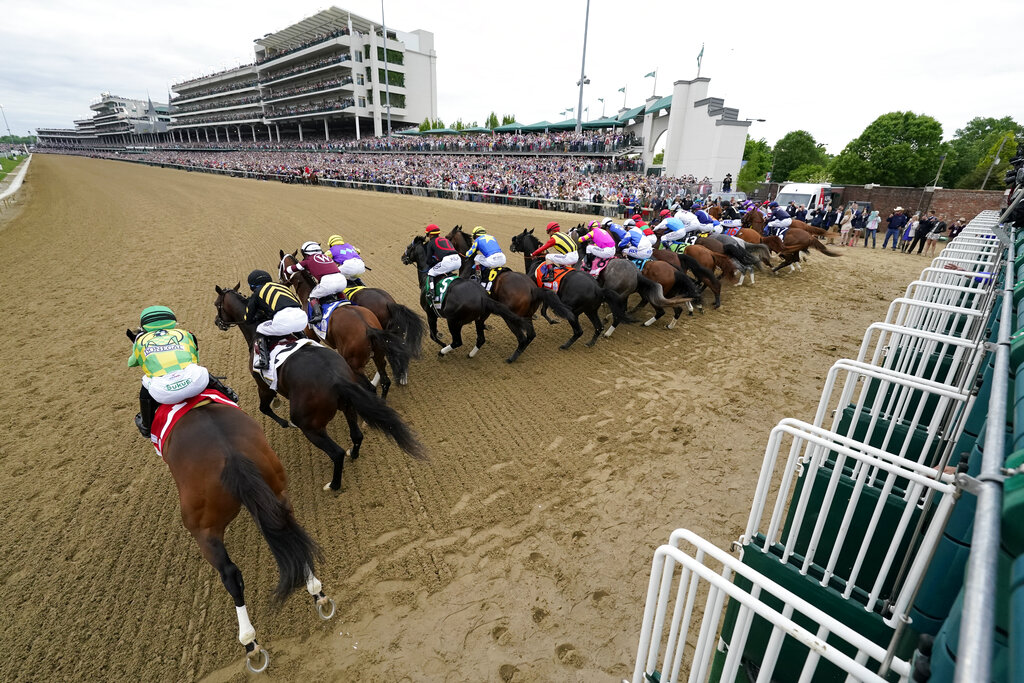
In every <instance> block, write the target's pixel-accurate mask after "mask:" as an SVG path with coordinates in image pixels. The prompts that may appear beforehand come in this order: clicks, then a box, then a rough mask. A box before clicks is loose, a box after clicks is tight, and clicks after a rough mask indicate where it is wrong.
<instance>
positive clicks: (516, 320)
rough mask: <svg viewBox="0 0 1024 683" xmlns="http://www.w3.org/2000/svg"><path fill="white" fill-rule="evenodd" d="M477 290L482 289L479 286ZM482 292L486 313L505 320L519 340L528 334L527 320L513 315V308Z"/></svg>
mask: <svg viewBox="0 0 1024 683" xmlns="http://www.w3.org/2000/svg"><path fill="white" fill-rule="evenodd" d="M477 289H480V286H479V285H477ZM480 291H481V293H483V294H484V297H483V299H482V301H483V302H484V305H483V306H484V311H486V312H487V313H488V314H491V313H494V314H496V315H498V316H500V317H501V319H502V320H504V321H505V323H506V324H507V325H508V326H509V327H510V328H511V329H512V331H513V333H514V334H515V335H516V337H517V338H520V337H521V335H525V334H526V327H527V326H526V320H525V319H523V318H521V317H519V316H518V315H516V314H515V313H513V312H512V309H511V308H509V307H508V306H506V305H505V304H503V303H501V302H500V301H498V300H497V299H492V298H491V297H490V296H489V295H487V294H486V293H485V292H483V290H482V289H481V290H480Z"/></svg>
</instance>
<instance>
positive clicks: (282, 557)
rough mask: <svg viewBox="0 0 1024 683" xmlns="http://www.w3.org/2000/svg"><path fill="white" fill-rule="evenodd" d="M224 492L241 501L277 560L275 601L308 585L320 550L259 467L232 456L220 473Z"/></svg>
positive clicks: (246, 459)
mask: <svg viewBox="0 0 1024 683" xmlns="http://www.w3.org/2000/svg"><path fill="white" fill-rule="evenodd" d="M220 483H221V486H223V487H224V490H225V491H227V492H228V493H230V494H231V495H232V496H234V497H235V498H237V499H238V500H239V501H241V503H242V505H244V506H245V508H246V509H247V510H248V511H249V514H251V515H252V518H253V521H255V522H256V526H257V527H259V530H260V533H262V534H263V538H264V539H266V541H267V545H269V546H270V552H271V554H273V556H274V560H276V561H277V571H278V575H279V578H278V581H277V588H276V589H274V602H275V603H277V604H278V605H280V604H281V603H282V602H284V600H285V598H287V597H288V596H289V595H291V594H292V592H293V591H295V589H297V588H300V587H301V586H305V585H306V575H307V574H308V573H310V572H312V571H313V565H314V563H315V562H316V561H318V560H321V559H323V555H322V554H321V552H320V547H319V546H318V545H317V544H316V541H314V540H313V539H312V538H311V537H310V535H309V534H308V533H307V532H306V530H305V529H303V528H302V526H301V525H300V524H299V523H298V521H296V519H295V515H294V514H292V510H291V508H290V506H289V505H288V504H287V503H286V502H284V501H281V500H278V498H277V496H276V495H274V492H273V490H271V488H270V486H269V485H268V484H267V482H266V480H265V479H264V478H263V475H262V474H260V471H259V468H257V467H256V463H254V462H253V461H252V460H250V459H249V458H247V457H245V456H244V455H242V454H240V453H230V454H229V455H228V458H227V462H226V463H224V469H223V470H222V471H221V473H220Z"/></svg>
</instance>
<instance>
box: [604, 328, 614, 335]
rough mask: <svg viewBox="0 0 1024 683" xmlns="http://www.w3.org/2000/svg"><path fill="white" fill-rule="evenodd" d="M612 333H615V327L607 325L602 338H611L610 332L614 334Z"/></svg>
mask: <svg viewBox="0 0 1024 683" xmlns="http://www.w3.org/2000/svg"><path fill="white" fill-rule="evenodd" d="M614 331H615V325H609V326H608V329H607V330H605V332H604V336H606V337H610V336H612V332H614Z"/></svg>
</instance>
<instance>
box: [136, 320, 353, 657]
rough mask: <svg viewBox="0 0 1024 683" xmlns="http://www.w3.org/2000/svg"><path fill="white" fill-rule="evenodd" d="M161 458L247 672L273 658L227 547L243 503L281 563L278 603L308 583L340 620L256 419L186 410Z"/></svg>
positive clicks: (217, 407) (210, 409)
mask: <svg viewBox="0 0 1024 683" xmlns="http://www.w3.org/2000/svg"><path fill="white" fill-rule="evenodd" d="M135 335H136V333H135V332H132V331H131V330H129V331H128V338H129V339H132V340H133V341H134V339H135ZM163 458H164V461H165V462H166V463H167V469H168V470H170V472H171V476H172V477H173V478H174V483H175V484H176V485H177V487H178V500H179V501H180V503H181V521H182V523H183V524H184V525H185V528H186V529H188V532H189V533H190V534H192V538H194V539H195V541H196V544H197V545H198V546H199V551H200V552H201V553H202V554H203V557H204V558H206V561H207V562H209V563H210V564H211V565H213V568H214V569H216V570H217V573H218V574H220V579H221V581H222V582H223V583H224V588H226V589H227V591H228V593H229V594H230V595H231V599H232V600H233V601H234V603H235V612H236V614H237V616H238V640H239V642H241V643H242V645H243V646H244V647H245V651H246V667H248V668H249V670H250V671H252V672H253V673H259V672H261V671H263V670H264V669H266V668H267V665H268V664H269V663H270V657H269V656H268V655H267V652H266V650H263V649H261V648H260V645H259V643H258V642H257V641H256V630H255V629H254V628H253V626H252V623H251V622H250V621H249V613H248V609H247V608H246V606H245V593H244V587H243V584H242V572H241V571H240V570H239V569H238V566H237V565H235V563H234V562H232V561H231V558H230V557H229V556H228V551H227V548H225V547H224V532H225V530H226V529H227V527H228V525H229V524H230V523H231V522H232V521H233V520H234V519H235V517H237V516H238V513H239V511H240V510H241V507H242V506H243V505H244V506H245V508H246V509H247V510H248V511H249V514H250V515H252V518H253V521H255V522H256V527H257V528H258V529H259V530H260V533H261V534H262V535H263V538H264V540H266V542H267V545H268V546H270V553H271V554H272V555H273V556H274V560H275V561H276V562H277V569H278V582H277V588H276V589H275V590H274V600H275V602H276V603H277V604H281V603H282V602H284V600H285V598H287V597H288V596H289V595H291V594H292V593H293V592H294V591H295V590H296V589H298V588H299V587H301V586H305V587H306V590H307V591H308V592H309V594H310V595H311V596H313V603H314V605H315V606H316V610H317V612H318V613H319V614H320V617H321V618H323V619H330V618H331V617H333V616H334V601H333V600H331V599H330V598H328V597H327V596H326V595H324V592H323V588H322V586H321V583H320V580H319V579H317V578H316V576H315V575H314V574H313V569H314V564H315V562H316V561H318V560H320V559H321V555H320V549H319V548H318V547H317V545H316V543H315V542H314V541H313V539H312V538H310V536H309V534H308V533H307V532H306V530H305V529H303V528H302V526H300V525H299V523H298V521H296V519H295V515H294V514H293V512H292V505H291V502H290V501H289V500H288V494H287V492H286V488H287V477H286V476H285V473H284V468H283V467H282V466H281V461H280V460H279V459H278V457H277V454H276V453H274V451H273V450H272V449H271V448H270V444H268V443H267V439H266V437H265V436H264V435H263V430H262V429H260V426H259V424H258V423H257V422H256V420H254V419H252V418H251V417H249V416H248V415H246V414H245V413H244V412H242V411H241V410H239V409H238V408H233V407H231V406H226V405H223V404H219V403H209V404H207V405H200V406H198V407H195V408H193V409H192V410H190V411H189V412H188V413H186V414H185V415H184V416H183V417H182V418H181V419H180V420H179V421H178V423H177V424H176V425H175V426H174V429H173V430H172V431H171V433H170V434H169V435H168V436H167V438H166V439H165V440H164V444H163Z"/></svg>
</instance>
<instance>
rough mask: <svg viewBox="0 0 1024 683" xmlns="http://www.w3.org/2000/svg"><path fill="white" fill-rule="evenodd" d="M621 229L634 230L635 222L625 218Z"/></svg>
mask: <svg viewBox="0 0 1024 683" xmlns="http://www.w3.org/2000/svg"><path fill="white" fill-rule="evenodd" d="M622 227H624V228H635V227H636V221H635V220H633V219H632V218H627V219H626V220H624V221H623V222H622Z"/></svg>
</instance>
